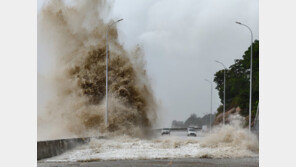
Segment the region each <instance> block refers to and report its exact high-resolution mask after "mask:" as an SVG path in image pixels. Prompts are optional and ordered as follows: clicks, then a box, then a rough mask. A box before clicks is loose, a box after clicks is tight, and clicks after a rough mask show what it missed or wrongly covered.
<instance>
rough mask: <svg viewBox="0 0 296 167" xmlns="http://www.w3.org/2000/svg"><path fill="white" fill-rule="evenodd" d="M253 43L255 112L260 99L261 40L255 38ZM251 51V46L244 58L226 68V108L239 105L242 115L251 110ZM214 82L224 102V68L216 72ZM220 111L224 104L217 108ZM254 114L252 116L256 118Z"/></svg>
mask: <svg viewBox="0 0 296 167" xmlns="http://www.w3.org/2000/svg"><path fill="white" fill-rule="evenodd" d="M252 45H253V76H252V81H253V84H252V112H253V113H255V112H256V109H257V104H258V101H259V41H258V40H255V41H254V43H253V44H252ZM250 52H251V47H249V48H248V50H246V51H245V53H244V55H243V56H242V59H237V60H235V61H234V64H233V65H231V66H230V67H229V68H228V69H227V70H226V110H228V109H230V108H232V107H237V106H239V107H240V108H241V109H242V110H241V115H243V116H247V115H248V110H249V91H250V90H249V89H250V82H249V77H250ZM214 82H215V83H216V84H217V86H216V89H217V90H218V92H219V97H220V100H221V103H222V104H223V93H224V85H223V84H224V69H223V70H220V71H217V72H216V73H215V78H214ZM217 110H218V113H220V112H222V111H223V107H222V105H221V106H219V108H218V109H217ZM254 116H255V114H253V116H252V118H254Z"/></svg>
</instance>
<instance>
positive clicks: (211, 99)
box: [205, 79, 213, 132]
mask: <svg viewBox="0 0 296 167" xmlns="http://www.w3.org/2000/svg"><path fill="white" fill-rule="evenodd" d="M205 81H207V82H209V83H210V84H211V112H210V113H211V115H210V132H212V111H213V110H212V106H213V82H211V81H209V80H207V79H205Z"/></svg>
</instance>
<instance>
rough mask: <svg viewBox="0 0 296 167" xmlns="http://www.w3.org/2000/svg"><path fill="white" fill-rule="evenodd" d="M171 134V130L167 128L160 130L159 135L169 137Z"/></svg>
mask: <svg viewBox="0 0 296 167" xmlns="http://www.w3.org/2000/svg"><path fill="white" fill-rule="evenodd" d="M170 134H171V130H170V129H169V128H163V129H162V130H161V135H170Z"/></svg>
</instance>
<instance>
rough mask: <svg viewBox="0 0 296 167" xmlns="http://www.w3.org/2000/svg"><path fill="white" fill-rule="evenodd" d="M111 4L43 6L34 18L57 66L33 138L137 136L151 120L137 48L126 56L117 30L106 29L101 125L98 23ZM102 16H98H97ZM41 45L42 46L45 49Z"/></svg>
mask: <svg viewBox="0 0 296 167" xmlns="http://www.w3.org/2000/svg"><path fill="white" fill-rule="evenodd" d="M111 5H112V4H108V3H107V2H106V1H104V0H77V1H63V0H51V1H48V2H47V3H46V4H45V5H44V6H43V8H42V9H41V11H40V12H39V13H38V36H39V37H38V38H39V39H41V40H42V41H43V43H44V44H45V45H46V46H48V51H49V53H50V56H51V57H52V58H53V59H54V60H55V63H56V66H55V68H54V70H53V71H52V73H51V74H49V75H48V76H47V78H50V79H51V80H52V82H53V85H52V86H53V90H52V92H54V94H55V95H54V96H52V98H51V100H50V101H49V102H48V105H47V107H46V108H44V110H45V111H44V112H39V111H38V132H41V131H45V132H46V133H40V134H43V135H44V134H46V135H45V136H38V139H54V138H65V137H84V136H97V135H99V133H112V134H128V135H132V136H141V135H144V134H145V131H144V130H145V129H147V128H149V127H151V125H152V123H153V121H154V120H155V119H156V113H155V112H156V103H155V100H154V97H153V93H152V91H151V87H150V85H149V79H148V77H147V75H146V71H145V61H144V60H143V56H144V54H143V52H142V51H141V48H139V47H136V48H135V49H134V50H133V51H126V50H125V49H124V48H123V46H122V45H121V44H120V43H119V42H118V34H117V29H116V26H112V27H109V34H108V37H109V40H108V41H109V53H110V57H109V73H108V74H109V80H108V81H109V94H110V96H109V97H110V98H109V101H110V102H109V108H108V112H109V125H108V127H105V125H104V112H105V92H106V85H105V83H106V77H105V72H106V64H105V61H106V55H105V53H106V49H105V48H106V40H105V33H106V30H107V27H108V25H110V23H112V22H113V21H112V20H111V21H109V22H107V23H106V21H105V20H103V19H102V17H103V16H105V15H106V13H108V11H109V10H110V8H111ZM102 15H103V16H102ZM46 46H45V47H46Z"/></svg>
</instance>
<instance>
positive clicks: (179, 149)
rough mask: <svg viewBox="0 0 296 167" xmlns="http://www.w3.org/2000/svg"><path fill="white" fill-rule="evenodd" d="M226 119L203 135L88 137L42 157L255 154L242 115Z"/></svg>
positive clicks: (255, 146)
mask: <svg viewBox="0 0 296 167" xmlns="http://www.w3.org/2000/svg"><path fill="white" fill-rule="evenodd" d="M230 119H231V121H230V124H229V125H225V126H219V127H215V128H214V129H213V131H212V133H210V134H209V133H208V134H205V136H204V137H186V132H183V134H182V133H181V134H179V136H173V134H172V136H160V137H157V138H155V139H151V140H147V139H139V138H134V137H129V136H117V137H114V138H112V139H92V140H91V141H90V143H88V144H87V145H84V146H81V147H79V148H77V149H75V150H72V151H69V152H67V153H64V154H62V155H60V156H57V157H53V158H50V159H47V160H46V161H91V160H100V159H101V160H115V159H154V158H242V157H258V140H257V138H256V136H255V135H254V134H252V133H250V132H249V131H248V129H244V128H243V127H242V122H243V118H242V117H241V116H239V115H234V116H231V118H230ZM182 135H183V136H182ZM198 136H203V135H202V134H201V133H199V135H198Z"/></svg>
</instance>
